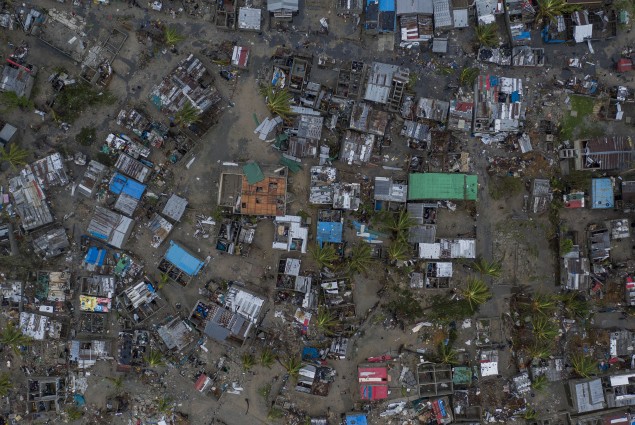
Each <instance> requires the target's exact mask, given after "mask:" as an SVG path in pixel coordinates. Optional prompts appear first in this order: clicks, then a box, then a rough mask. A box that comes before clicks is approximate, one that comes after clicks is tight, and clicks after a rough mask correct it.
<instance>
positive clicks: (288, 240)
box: [272, 215, 309, 254]
mask: <svg viewBox="0 0 635 425" xmlns="http://www.w3.org/2000/svg"><path fill="white" fill-rule="evenodd" d="M302 221H303V220H302V217H299V216H295V215H285V216H282V217H276V218H275V219H274V221H273V226H274V234H273V245H272V248H273V249H281V250H284V251H288V252H290V251H297V252H301V253H302V254H306V249H307V242H308V240H309V228H308V227H306V226H304V225H303V223H302Z"/></svg>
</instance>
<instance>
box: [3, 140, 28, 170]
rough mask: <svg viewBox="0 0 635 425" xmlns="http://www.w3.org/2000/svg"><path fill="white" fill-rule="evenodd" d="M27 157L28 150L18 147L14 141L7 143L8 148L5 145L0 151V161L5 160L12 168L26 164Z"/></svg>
mask: <svg viewBox="0 0 635 425" xmlns="http://www.w3.org/2000/svg"><path fill="white" fill-rule="evenodd" d="M28 157H29V151H28V150H26V149H22V148H20V147H19V146H18V145H16V144H15V143H11V144H10V145H9V150H8V151H7V148H6V146H5V148H4V149H2V150H1V151H0V161H6V162H8V163H9V165H11V168H13V169H14V170H15V169H16V168H18V167H21V166H23V165H26V160H27V158H28Z"/></svg>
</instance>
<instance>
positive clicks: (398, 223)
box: [381, 210, 417, 239]
mask: <svg viewBox="0 0 635 425" xmlns="http://www.w3.org/2000/svg"><path fill="white" fill-rule="evenodd" d="M381 220H382V222H383V229H384V230H385V231H386V232H391V233H392V234H393V235H394V236H395V237H396V238H403V239H407V234H408V233H407V232H408V230H409V229H410V228H411V227H412V226H415V225H416V224H417V222H416V221H415V220H414V219H413V218H412V217H410V213H409V212H408V210H401V211H400V212H399V214H395V213H393V212H390V211H386V212H384V213H383V214H382V215H381Z"/></svg>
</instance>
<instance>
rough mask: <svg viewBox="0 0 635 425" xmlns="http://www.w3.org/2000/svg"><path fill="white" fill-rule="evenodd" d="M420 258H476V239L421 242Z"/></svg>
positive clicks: (419, 248)
mask: <svg viewBox="0 0 635 425" xmlns="http://www.w3.org/2000/svg"><path fill="white" fill-rule="evenodd" d="M418 250H419V258H422V259H425V260H439V259H458V258H476V240H474V239H439V240H438V242H435V243H420V244H419V246H418Z"/></svg>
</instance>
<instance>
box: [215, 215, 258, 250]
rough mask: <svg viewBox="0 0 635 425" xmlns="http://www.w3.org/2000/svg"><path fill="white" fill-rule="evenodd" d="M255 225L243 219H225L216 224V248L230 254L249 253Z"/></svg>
mask: <svg viewBox="0 0 635 425" xmlns="http://www.w3.org/2000/svg"><path fill="white" fill-rule="evenodd" d="M255 233H256V226H255V225H252V224H251V223H249V222H247V221H245V220H232V219H225V220H223V221H222V222H221V223H219V226H218V236H217V238H216V249H217V250H218V251H221V252H225V253H227V254H230V255H242V256H246V255H248V254H249V248H250V245H251V244H252V242H253V241H254V235H255Z"/></svg>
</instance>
